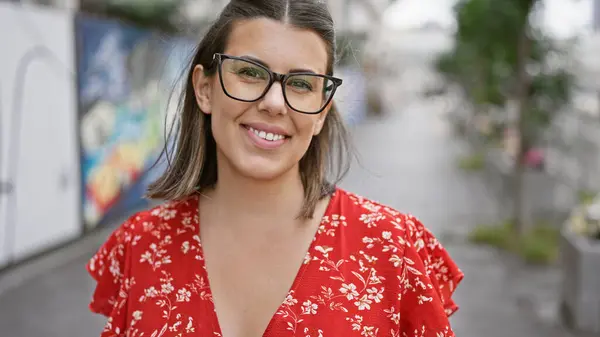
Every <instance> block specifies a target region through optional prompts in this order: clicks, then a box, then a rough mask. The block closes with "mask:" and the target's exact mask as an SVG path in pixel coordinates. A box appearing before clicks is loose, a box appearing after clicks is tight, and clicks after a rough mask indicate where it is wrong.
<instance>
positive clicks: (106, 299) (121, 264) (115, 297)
mask: <svg viewBox="0 0 600 337" xmlns="http://www.w3.org/2000/svg"><path fill="white" fill-rule="evenodd" d="M131 225H132V224H131V219H130V220H128V221H126V222H125V223H123V224H122V225H121V226H120V227H119V228H117V229H116V230H115V231H114V232H113V233H112V234H111V235H110V236H109V237H108V239H107V240H106V241H105V242H104V243H103V244H102V246H101V247H100V249H98V251H97V252H96V254H94V255H93V256H92V258H91V259H90V260H89V261H88V263H87V265H86V269H87V271H88V272H89V274H90V275H91V276H92V277H93V278H94V280H96V282H97V284H96V288H95V290H94V293H93V295H92V300H91V302H90V304H89V308H90V310H91V311H92V312H95V313H99V314H102V315H104V316H107V317H111V316H113V315H114V314H113V311H114V310H117V311H119V310H120V309H121V308H122V307H124V306H125V303H126V300H127V290H128V289H127V288H128V286H129V283H130V280H129V265H130V263H129V255H130V254H128V252H129V250H130V249H129V245H130V242H131V235H130V230H129V228H130V226H131Z"/></svg>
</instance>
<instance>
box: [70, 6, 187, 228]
mask: <svg viewBox="0 0 600 337" xmlns="http://www.w3.org/2000/svg"><path fill="white" fill-rule="evenodd" d="M76 32H77V56H78V84H79V85H78V90H79V111H80V112H79V114H80V134H81V168H82V176H83V177H82V178H83V189H84V190H83V196H84V197H83V216H84V221H85V222H86V226H88V227H95V226H97V225H98V224H100V223H101V222H102V220H104V218H106V217H107V216H108V215H109V214H110V213H111V212H113V211H114V210H116V209H118V210H123V209H124V208H126V209H127V208H131V207H135V205H139V204H140V203H142V202H144V201H143V199H142V194H143V192H144V191H145V188H146V187H147V186H148V184H149V182H150V181H151V180H152V179H153V178H154V177H156V175H157V172H156V171H155V170H160V169H161V168H160V167H158V168H155V169H153V171H152V172H149V169H150V168H151V167H152V165H153V164H154V163H155V161H156V159H157V158H158V155H159V154H160V151H161V150H162V148H163V145H164V139H165V134H164V130H165V122H167V123H168V122H169V121H168V119H166V118H165V117H166V116H172V114H171V111H172V109H174V108H175V106H176V103H174V102H173V100H174V99H177V97H178V95H177V86H176V84H177V83H178V82H177V80H178V79H180V75H181V72H182V70H183V69H184V67H185V66H186V65H187V61H188V60H189V57H190V56H191V52H192V48H193V44H192V43H191V42H190V41H188V40H183V39H173V38H165V37H164V36H157V35H155V34H154V33H152V32H150V31H146V30H142V29H136V28H132V27H129V26H125V25H123V24H121V23H117V22H112V21H106V20H99V19H92V18H87V17H78V18H77V20H76Z"/></svg>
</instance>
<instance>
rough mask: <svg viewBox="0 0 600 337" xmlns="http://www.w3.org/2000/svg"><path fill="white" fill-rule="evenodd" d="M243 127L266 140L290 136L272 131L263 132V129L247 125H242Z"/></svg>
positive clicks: (273, 140) (272, 140)
mask: <svg viewBox="0 0 600 337" xmlns="http://www.w3.org/2000/svg"><path fill="white" fill-rule="evenodd" d="M243 127H244V128H246V129H247V130H250V131H251V132H253V133H254V134H255V135H256V136H257V137H259V138H262V139H264V140H267V141H271V142H275V141H278V140H283V139H286V138H290V137H289V136H286V135H280V134H276V133H272V132H265V131H261V130H257V129H255V128H253V127H250V126H247V125H243Z"/></svg>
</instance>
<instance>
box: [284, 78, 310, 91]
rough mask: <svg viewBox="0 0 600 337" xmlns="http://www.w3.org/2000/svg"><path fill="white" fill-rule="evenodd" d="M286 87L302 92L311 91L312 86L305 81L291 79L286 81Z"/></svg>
mask: <svg viewBox="0 0 600 337" xmlns="http://www.w3.org/2000/svg"><path fill="white" fill-rule="evenodd" d="M288 85H289V86H291V87H293V88H294V89H299V90H302V91H312V90H313V86H312V85H311V84H310V83H309V82H308V81H306V80H303V79H298V78H292V79H290V80H289V81H288Z"/></svg>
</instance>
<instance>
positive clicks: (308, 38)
mask: <svg viewBox="0 0 600 337" xmlns="http://www.w3.org/2000/svg"><path fill="white" fill-rule="evenodd" d="M224 54H226V55H230V56H237V57H249V58H252V59H255V60H257V61H260V62H261V63H263V64H264V65H265V66H267V67H268V68H269V69H270V70H271V71H273V72H277V73H280V74H287V73H290V72H298V71H299V70H301V71H312V72H314V73H316V74H325V73H326V70H327V68H326V67H327V59H328V54H327V46H326V44H325V42H324V41H323V40H322V39H321V38H320V36H319V35H317V34H316V33H314V32H312V31H309V30H303V29H298V28H295V27H292V26H290V25H286V24H283V23H281V22H278V21H274V20H270V19H264V18H260V19H252V20H245V21H240V22H237V23H236V24H234V25H233V27H232V31H231V33H230V36H229V40H228V44H227V46H226V48H225V51H224ZM222 70H223V78H224V80H227V76H232V75H228V74H231V73H235V74H239V73H240V72H241V71H245V70H243V69H242V68H241V66H240V65H239V64H236V63H233V62H231V63H229V64H228V66H227V69H226V66H225V63H224V66H223V68H222ZM243 74H244V76H246V75H247V76H249V77H250V78H249V79H242V82H243V85H244V88H249V86H250V85H252V83H253V82H252V81H253V79H252V77H253V76H254V74H253V73H252V72H250V73H248V72H244V73H243ZM242 82H240V83H242ZM226 83H227V82H226ZM233 85H234V84H226V88H228V87H231V88H233ZM194 88H195V93H196V98H197V101H198V104H199V106H200V109H201V110H202V111H203V112H204V113H206V114H211V121H212V133H213V136H214V138H215V141H216V144H217V160H218V165H219V166H223V165H225V166H227V169H228V170H229V169H232V170H234V171H235V172H236V173H238V174H241V175H243V176H246V177H249V178H252V179H257V180H272V179H275V178H277V177H280V176H282V175H284V174H286V173H293V174H296V172H297V170H298V162H299V161H300V159H301V158H302V156H304V154H305V153H306V151H307V149H308V146H309V145H310V142H311V140H312V138H313V136H315V135H317V134H318V133H319V132H320V131H321V129H322V127H323V122H324V121H325V116H326V114H327V112H328V110H329V107H327V108H326V109H324V110H323V111H322V112H321V113H319V114H314V115H310V114H303V113H299V112H297V111H295V110H292V109H291V108H290V107H289V106H288V105H287V104H286V102H285V100H284V97H283V92H282V87H281V83H280V82H275V83H274V84H273V85H272V86H271V88H270V89H269V91H268V92H267V93H266V95H265V96H264V97H263V98H261V99H260V100H258V101H256V102H242V101H238V100H235V99H233V98H230V97H228V96H227V95H226V94H225V92H224V91H223V89H222V87H221V83H220V79H219V74H218V73H217V74H216V75H214V76H211V77H205V76H204V75H203V71H202V66H197V67H196V69H195V70H194ZM286 90H287V89H286ZM230 91H233V89H232V90H229V89H228V92H230ZM288 91H289V90H288ZM290 95H291V94H288V98H289V97H290ZM300 104H302V102H300ZM269 133H271V134H272V135H269ZM265 138H266V139H265ZM220 169H223V167H220Z"/></svg>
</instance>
